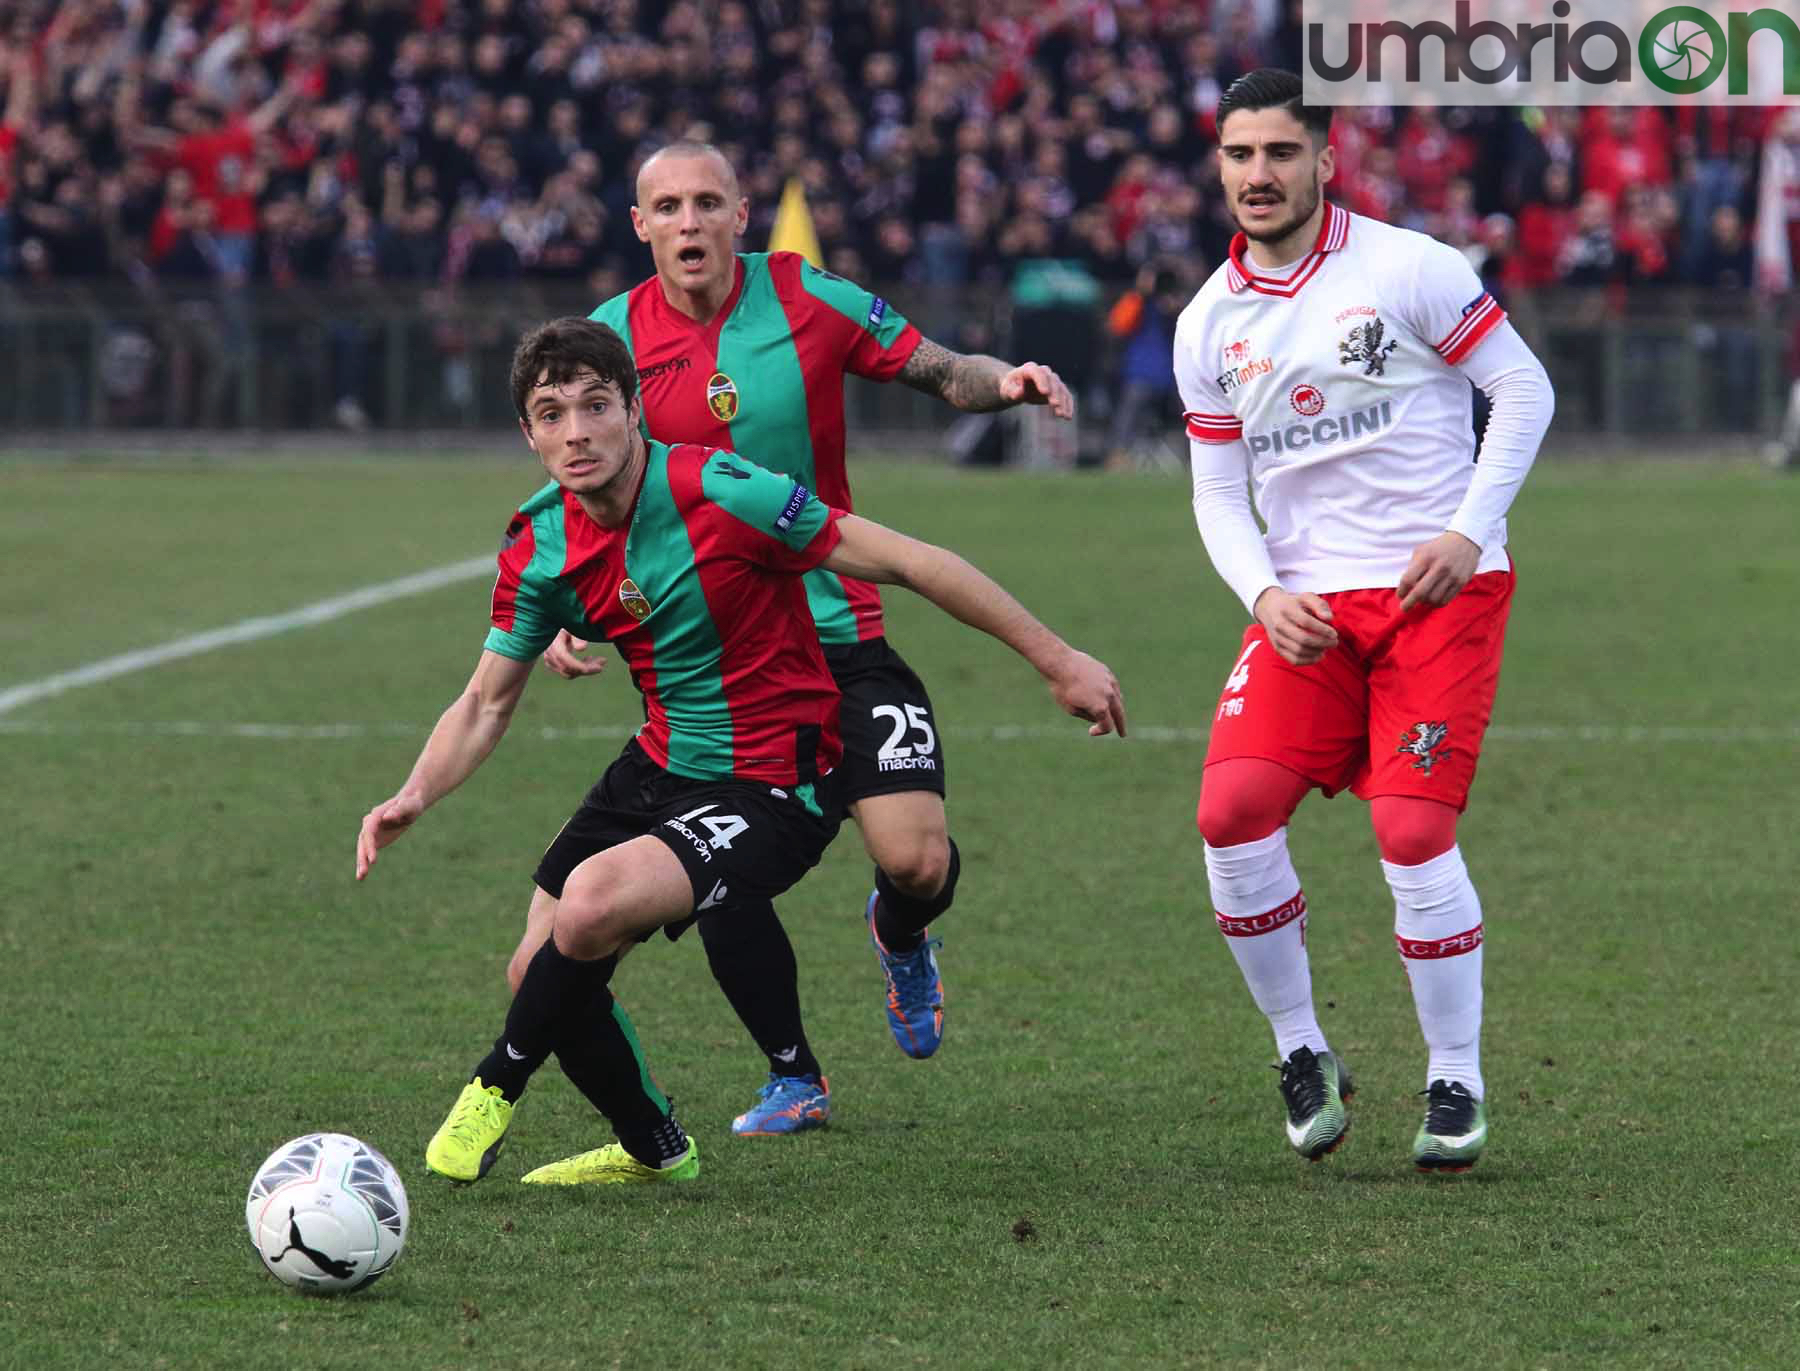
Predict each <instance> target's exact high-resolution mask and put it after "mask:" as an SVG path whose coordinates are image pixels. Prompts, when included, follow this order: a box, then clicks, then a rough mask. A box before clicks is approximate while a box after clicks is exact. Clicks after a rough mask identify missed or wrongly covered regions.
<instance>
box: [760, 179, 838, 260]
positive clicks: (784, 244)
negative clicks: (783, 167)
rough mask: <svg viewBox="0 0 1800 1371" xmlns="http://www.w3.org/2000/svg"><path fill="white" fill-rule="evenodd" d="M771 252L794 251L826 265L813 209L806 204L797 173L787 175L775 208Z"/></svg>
mask: <svg viewBox="0 0 1800 1371" xmlns="http://www.w3.org/2000/svg"><path fill="white" fill-rule="evenodd" d="M769 251H770V252H797V253H799V254H800V255H801V256H802V257H804V258H805V259H806V260H807V261H809V262H811V263H812V264H813V265H814V266H815V267H823V266H824V265H825V254H824V253H822V252H820V251H819V235H818V233H817V232H816V231H815V230H814V228H813V221H812V211H811V210H809V209H808V208H807V207H806V191H805V190H804V189H803V188H802V187H801V185H800V178H799V177H798V176H790V177H788V183H787V188H786V189H785V190H783V191H782V192H781V204H780V205H778V206H777V207H776V210H775V227H774V228H772V229H770V230H769Z"/></svg>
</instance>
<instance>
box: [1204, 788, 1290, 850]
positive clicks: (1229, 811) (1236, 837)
mask: <svg viewBox="0 0 1800 1371" xmlns="http://www.w3.org/2000/svg"><path fill="white" fill-rule="evenodd" d="M1285 822H1286V818H1285V816H1282V815H1278V814H1271V813H1270V812H1269V808H1268V806H1267V805H1262V804H1257V803H1254V802H1252V801H1251V800H1250V799H1249V797H1247V796H1244V795H1241V794H1235V793H1232V792H1229V791H1227V792H1225V793H1223V794H1216V793H1214V792H1213V791H1210V790H1202V791H1201V792H1200V804H1199V807H1198V808H1197V809H1196V810H1195V811H1194V825H1195V827H1197V828H1198V829H1199V830H1200V836H1201V837H1202V838H1204V839H1205V840H1206V844H1207V846H1208V847H1237V846H1239V845H1240V844H1243V843H1253V842H1255V841H1256V840H1257V839H1259V838H1266V837H1268V836H1269V835H1270V834H1271V833H1273V832H1274V831H1275V830H1276V829H1278V828H1280V827H1281V825H1282V824H1283V823H1285Z"/></svg>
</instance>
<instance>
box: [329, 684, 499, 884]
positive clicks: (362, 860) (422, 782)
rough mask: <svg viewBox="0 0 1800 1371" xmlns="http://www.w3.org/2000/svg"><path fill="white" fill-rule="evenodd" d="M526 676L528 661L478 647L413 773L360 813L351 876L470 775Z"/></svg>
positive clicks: (488, 749) (366, 870)
mask: <svg viewBox="0 0 1800 1371" xmlns="http://www.w3.org/2000/svg"><path fill="white" fill-rule="evenodd" d="M530 679H531V663H530V662H520V661H515V660H514V659H513V658H511V657H503V656H501V655H500V654H499V653H498V652H483V653H482V654H481V660H480V661H479V662H477V663H476V665H475V674H474V675H473V676H471V677H470V678H469V684H468V685H467V686H466V687H464V689H463V693H462V694H461V695H459V696H457V697H456V699H455V700H454V701H452V702H451V705H450V708H448V709H446V710H445V711H444V712H443V714H442V716H441V717H440V718H439V719H438V721H437V727H436V728H434V729H432V730H431V737H430V738H428V739H426V741H425V747H424V749H423V750H422V751H421V752H420V753H419V760H418V761H416V762H414V763H413V769H412V774H411V775H410V776H408V777H407V778H406V784H405V785H403V786H401V787H400V789H399V790H398V791H396V792H395V793H394V794H393V795H392V796H390V797H389V798H388V799H385V800H383V801H382V802H381V803H380V804H378V805H376V806H375V807H374V808H373V809H371V810H370V811H369V812H368V813H367V814H365V815H364V816H363V821H362V830H361V832H359V833H358V834H357V836H356V879H357V880H359V881H360V880H361V879H362V878H363V877H364V876H367V875H368V874H369V868H370V867H372V866H374V865H375V857H376V855H377V854H378V853H379V852H380V851H381V849H382V848H384V847H386V846H387V845H388V844H389V843H391V842H393V841H394V840H395V839H397V838H399V837H400V835H401V834H403V833H405V832H406V830H407V829H409V828H411V827H412V826H413V824H414V823H415V822H417V820H418V818H419V816H420V815H421V814H423V813H424V812H425V811H426V810H427V809H430V808H431V806H432V805H434V804H436V803H437V802H438V801H439V800H441V799H443V798H444V796H446V795H448V794H449V793H450V792H451V791H452V790H455V789H456V787H457V786H459V785H461V784H462V783H463V782H464V781H466V780H468V779H469V777H470V776H472V775H474V774H475V769H476V768H477V767H479V766H480V765H481V764H482V763H483V762H484V761H486V760H487V757H488V754H489V753H490V752H492V751H493V750H494V745H495V744H496V743H498V742H499V741H500V739H501V737H502V735H504V734H505V732H506V726H507V725H508V724H509V723H511V722H512V716H513V710H514V709H515V708H517V707H518V703H519V697H520V696H521V695H523V694H524V693H525V683H526V682H527V681H528V680H530Z"/></svg>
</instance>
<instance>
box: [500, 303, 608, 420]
mask: <svg viewBox="0 0 1800 1371" xmlns="http://www.w3.org/2000/svg"><path fill="white" fill-rule="evenodd" d="M583 371H591V372H593V373H594V375H595V376H597V377H599V378H600V380H601V381H611V382H612V383H613V384H614V385H616V386H618V388H619V399H620V400H621V401H623V402H624V403H625V404H627V405H629V404H630V403H631V401H632V398H633V397H634V396H636V394H637V363H636V362H635V361H633V360H632V356H631V349H630V348H628V347H626V346H625V340H624V339H623V338H621V337H619V335H618V334H616V333H614V332H613V331H612V330H611V329H610V328H608V327H607V326H606V325H605V324H599V323H595V322H594V321H593V320H592V319H583V318H581V317H580V316H579V315H570V316H568V317H567V318H563V319H552V320H551V321H550V322H549V323H547V324H539V325H538V326H537V327H536V328H534V329H532V330H531V332H530V333H527V334H526V335H525V336H524V337H523V338H521V339H520V340H519V346H518V347H517V348H515V349H513V359H512V397H513V408H514V409H516V410H518V411H519V417H520V418H521V419H523V420H524V421H525V422H526V423H528V424H529V423H530V422H531V415H530V414H529V413H528V412H527V410H528V407H529V405H530V403H531V392H532V391H533V390H535V389H537V387H538V386H539V385H541V384H543V383H545V382H548V383H549V384H551V385H557V386H560V385H563V384H564V383H565V382H568V381H571V380H573V379H574V378H575V376H576V375H577V374H578V373H580V372H583Z"/></svg>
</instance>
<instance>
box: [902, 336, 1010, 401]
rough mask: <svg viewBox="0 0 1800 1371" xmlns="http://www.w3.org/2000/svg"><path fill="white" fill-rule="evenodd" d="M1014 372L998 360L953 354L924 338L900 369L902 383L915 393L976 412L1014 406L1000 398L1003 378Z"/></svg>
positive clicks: (978, 355) (980, 356)
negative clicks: (921, 392) (919, 391)
mask: <svg viewBox="0 0 1800 1371" xmlns="http://www.w3.org/2000/svg"><path fill="white" fill-rule="evenodd" d="M1011 369H1012V368H1010V367H1008V366H1007V365H1006V363H1005V362H1002V361H1001V360H1000V359H999V358H998V357H985V356H982V355H980V354H979V353H974V354H971V353H962V352H952V351H950V349H949V348H947V347H943V346H940V345H939V344H937V343H934V342H932V341H931V339H929V338H921V339H920V340H919V346H918V347H916V348H914V349H913V355H912V356H911V357H909V358H907V359H906V365H905V366H904V367H902V368H901V369H900V380H902V381H904V382H905V383H906V384H907V385H909V386H911V387H912V388H913V389H914V390H922V391H924V392H925V394H927V395H935V396H937V397H938V398H939V399H941V400H944V401H946V402H948V403H949V404H951V405H954V406H955V407H956V408H957V409H960V410H967V411H969V412H971V413H974V412H984V411H987V410H996V409H1008V408H1010V407H1011V406H1010V404H1009V402H1008V401H1006V400H1003V399H1001V398H1000V378H1001V377H1002V376H1004V375H1006V373H1007V372H1008V371H1010V370H1011Z"/></svg>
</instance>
